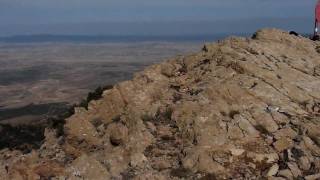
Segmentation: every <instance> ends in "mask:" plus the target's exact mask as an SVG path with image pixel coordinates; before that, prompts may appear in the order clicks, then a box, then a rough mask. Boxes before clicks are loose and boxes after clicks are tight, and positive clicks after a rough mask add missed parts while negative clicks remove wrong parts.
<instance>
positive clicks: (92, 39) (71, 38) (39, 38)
mask: <svg viewBox="0 0 320 180" xmlns="http://www.w3.org/2000/svg"><path fill="white" fill-rule="evenodd" d="M243 35H244V34H243ZM226 36H228V34H214V35H171V36H169V35H158V36H155V35H151V36H143V35H139V36H133V35H123V36H98V35H96V36H94V35H50V34H48V35H47V34H40V35H18V36H9V37H0V42H2V43H44V42H85V43H103V42H146V41H169V42H171V41H173V42H177V41H178V42H180V41H215V40H217V39H223V38H224V37H226Z"/></svg>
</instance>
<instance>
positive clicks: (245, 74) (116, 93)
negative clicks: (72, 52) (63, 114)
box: [0, 29, 320, 180]
mask: <svg viewBox="0 0 320 180" xmlns="http://www.w3.org/2000/svg"><path fill="white" fill-rule="evenodd" d="M319 53H320V44H319V43H318V42H314V41H311V40H309V39H306V38H303V37H298V36H293V35H290V34H289V33H287V32H283V31H280V30H276V29H266V30H260V31H258V32H257V33H255V34H254V35H253V37H252V38H241V37H230V38H227V39H225V40H222V41H219V42H217V43H213V44H206V45H205V46H204V47H203V49H202V51H201V52H199V53H197V54H193V55H188V56H179V57H175V58H173V59H170V60H168V61H166V62H164V63H161V64H157V65H153V66H151V67H148V68H147V69H145V70H144V71H143V72H140V73H137V74H135V76H134V78H133V80H131V81H126V82H121V83H119V84H117V85H115V86H114V87H113V88H112V89H108V90H105V91H104V92H103V96H102V98H101V99H99V100H94V101H91V102H90V103H89V105H88V109H85V108H80V107H79V108H76V109H75V114H74V115H72V116H71V117H69V118H68V119H66V123H65V125H64V127H63V128H64V134H62V135H61V133H59V135H61V136H57V134H56V131H55V130H53V129H49V128H48V129H46V131H45V137H46V138H45V141H44V143H43V144H42V145H41V147H40V148H39V149H37V150H33V151H32V152H30V153H27V154H23V153H22V152H21V151H18V150H9V149H3V150H2V151H1V152H0V174H1V177H2V178H3V179H92V180H93V179H94V180H99V179H101V180H102V179H231V178H232V179H277V180H285V179H306V180H316V179H319V178H320V131H319V128H320V116H319V115H320V56H319V55H320V54H319Z"/></svg>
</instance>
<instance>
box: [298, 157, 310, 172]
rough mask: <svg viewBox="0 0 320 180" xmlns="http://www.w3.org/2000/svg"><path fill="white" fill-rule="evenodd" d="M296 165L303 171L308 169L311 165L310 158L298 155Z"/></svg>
mask: <svg viewBox="0 0 320 180" xmlns="http://www.w3.org/2000/svg"><path fill="white" fill-rule="evenodd" d="M298 165H299V167H300V168H301V169H302V170H304V171H307V170H309V169H310V167H311V163H310V160H309V158H308V157H307V156H302V157H300V158H299V160H298Z"/></svg>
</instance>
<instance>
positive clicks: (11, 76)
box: [0, 42, 203, 124]
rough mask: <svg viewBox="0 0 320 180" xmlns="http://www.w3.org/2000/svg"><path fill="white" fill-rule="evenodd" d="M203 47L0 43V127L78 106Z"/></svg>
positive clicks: (182, 44)
mask: <svg viewBox="0 0 320 180" xmlns="http://www.w3.org/2000/svg"><path fill="white" fill-rule="evenodd" d="M202 44H203V43H202V42H131V43H66V42H64V43H20V44H15V43H13V44H12V43H8V44H7V43H2V44H0V64H1V66H0V121H1V123H13V124H21V123H22V124H24V123H29V122H32V121H37V120H41V119H43V118H46V116H47V115H48V114H50V111H51V110H52V108H54V109H57V108H61V107H66V106H68V105H71V104H76V103H78V102H79V101H80V100H81V99H83V98H85V97H86V95H87V93H88V92H90V91H92V90H94V89H95V88H96V87H98V86H105V85H113V84H115V83H117V82H119V81H123V80H128V79H130V78H131V77H132V75H133V74H134V73H135V72H137V71H140V70H143V69H144V68H145V67H146V66H148V65H151V64H154V63H158V62H161V61H164V60H166V59H169V58H171V57H174V56H177V55H181V54H190V53H193V52H196V51H198V50H200V48H201V45H202Z"/></svg>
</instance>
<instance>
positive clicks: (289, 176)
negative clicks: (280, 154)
mask: <svg viewBox="0 0 320 180" xmlns="http://www.w3.org/2000/svg"><path fill="white" fill-rule="evenodd" d="M278 176H281V177H285V178H286V179H289V180H293V174H292V172H291V170H289V169H284V170H280V171H279V173H278Z"/></svg>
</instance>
